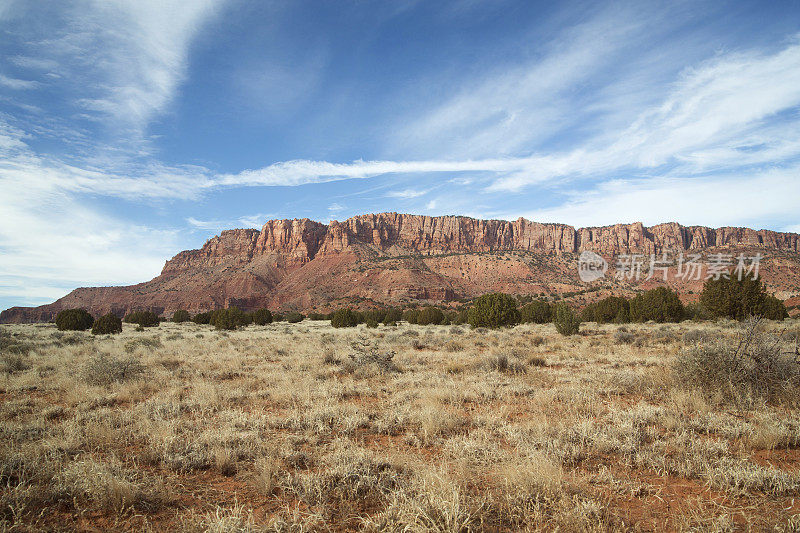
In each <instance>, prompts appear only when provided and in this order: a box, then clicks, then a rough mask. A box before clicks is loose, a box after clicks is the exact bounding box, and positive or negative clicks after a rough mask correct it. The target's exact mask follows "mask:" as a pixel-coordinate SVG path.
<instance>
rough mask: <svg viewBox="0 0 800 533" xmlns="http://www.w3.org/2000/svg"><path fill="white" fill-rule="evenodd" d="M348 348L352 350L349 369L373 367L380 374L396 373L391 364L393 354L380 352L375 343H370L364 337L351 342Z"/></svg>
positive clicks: (392, 363)
mask: <svg viewBox="0 0 800 533" xmlns="http://www.w3.org/2000/svg"><path fill="white" fill-rule="evenodd" d="M350 347H351V348H352V349H353V351H352V352H350V354H349V356H350V366H351V369H353V370H354V369H355V368H359V367H365V366H374V367H376V368H377V369H378V370H379V371H380V372H395V371H397V366H395V364H394V362H393V359H394V356H395V352H394V351H391V350H389V351H382V350H380V348H379V347H378V343H377V342H374V341H371V340H369V339H368V338H366V337H360V338H359V339H357V340H355V341H353V342H351V343H350Z"/></svg>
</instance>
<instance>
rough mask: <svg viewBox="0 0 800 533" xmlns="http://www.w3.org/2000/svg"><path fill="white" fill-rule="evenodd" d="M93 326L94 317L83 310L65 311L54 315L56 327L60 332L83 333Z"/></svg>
mask: <svg viewBox="0 0 800 533" xmlns="http://www.w3.org/2000/svg"><path fill="white" fill-rule="evenodd" d="M92 324H94V317H92V315H90V314H89V313H88V312H87V311H86V310H85V309H65V310H63V311H61V312H59V313H58V315H56V327H57V328H58V329H60V330H61V331H85V330H87V329H89V328H90V327H92Z"/></svg>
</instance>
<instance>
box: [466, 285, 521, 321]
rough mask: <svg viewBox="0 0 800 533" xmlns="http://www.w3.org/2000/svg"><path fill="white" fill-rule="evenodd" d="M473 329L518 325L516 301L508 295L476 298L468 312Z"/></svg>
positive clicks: (501, 294)
mask: <svg viewBox="0 0 800 533" xmlns="http://www.w3.org/2000/svg"><path fill="white" fill-rule="evenodd" d="M469 323H470V325H471V326H472V327H473V328H479V327H486V328H499V327H502V326H513V325H514V324H518V323H519V311H518V310H517V300H516V299H514V297H512V296H509V295H508V294H503V293H500V292H495V293H491V294H484V295H483V296H481V297H479V298H476V299H475V301H474V302H473V304H472V307H471V308H470V310H469Z"/></svg>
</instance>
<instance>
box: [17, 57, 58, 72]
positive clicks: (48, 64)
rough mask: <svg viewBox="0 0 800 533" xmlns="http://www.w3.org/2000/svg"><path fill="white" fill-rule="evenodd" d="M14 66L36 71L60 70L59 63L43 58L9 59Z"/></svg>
mask: <svg viewBox="0 0 800 533" xmlns="http://www.w3.org/2000/svg"><path fill="white" fill-rule="evenodd" d="M9 61H11V62H12V63H13V64H15V65H17V66H18V67H22V68H27V69H35V70H55V69H57V68H58V62H57V61H55V60H53V59H45V58H42V57H31V56H13V57H11V58H9Z"/></svg>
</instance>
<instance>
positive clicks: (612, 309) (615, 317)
mask: <svg viewBox="0 0 800 533" xmlns="http://www.w3.org/2000/svg"><path fill="white" fill-rule="evenodd" d="M581 319H583V321H584V322H597V323H598V324H605V323H608V322H616V323H617V324H621V323H624V322H629V321H630V302H628V300H627V299H625V298H623V297H621V296H608V297H607V298H603V299H602V300H598V301H596V302H594V303H591V304H589V305H587V306H586V307H584V309H583V311H581Z"/></svg>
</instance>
